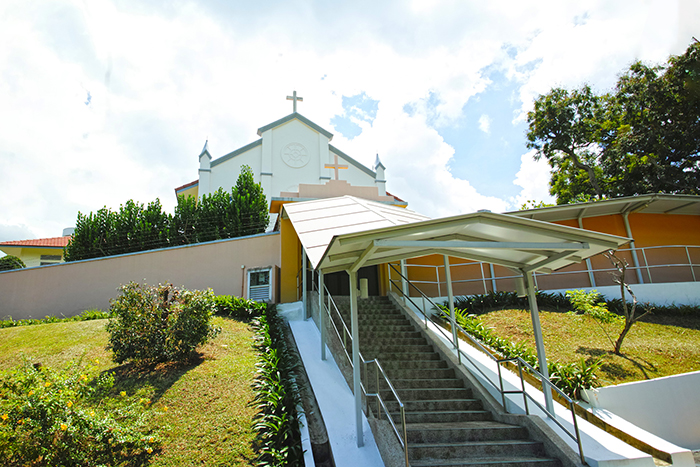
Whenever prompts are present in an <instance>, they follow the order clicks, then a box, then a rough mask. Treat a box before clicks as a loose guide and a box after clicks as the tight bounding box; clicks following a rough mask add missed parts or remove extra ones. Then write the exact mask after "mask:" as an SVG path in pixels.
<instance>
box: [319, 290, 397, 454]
mask: <svg viewBox="0 0 700 467" xmlns="http://www.w3.org/2000/svg"><path fill="white" fill-rule="evenodd" d="M312 284H313V285H312V290H314V291H316V292H317V293H318V285H317V284H316V281H312ZM323 289H324V291H325V294H326V297H328V300H327V304H326V303H324V304H323V308H324V311H325V313H326V315H327V316H328V321H329V322H330V324H331V325H332V327H333V330H334V331H335V334H336V336H337V337H338V341H339V342H340V344H341V346H342V348H343V352H344V353H345V357H346V358H347V359H348V362H349V363H350V367H351V368H354V365H353V362H352V357H351V356H350V354H349V353H348V346H347V340H346V339H345V336H350V344H351V345H352V333H351V332H350V330H349V329H348V326H347V324H346V323H345V320H344V319H343V316H342V315H341V314H340V310H339V309H338V305H337V304H336V303H335V300H334V299H333V296H332V295H331V294H330V292H329V291H328V288H327V287H326V286H325V284H324V285H323ZM331 305H332V309H334V310H335V313H336V316H337V319H339V320H340V323H341V324H342V327H343V331H344V332H343V335H342V336H341V335H340V331H339V330H338V326H337V325H336V322H335V321H334V319H333V316H332V315H331ZM324 311H322V310H319V313H321V312H324ZM359 357H360V364H362V365H363V367H364V369H365V371H364V376H365V379H369V373H368V370H367V366H368V365H369V364H374V366H375V368H376V392H374V393H372V392H369V391H368V389H367V388H368V387H369V385H367V384H365V382H364V381H363V380H362V377H360V388H361V391H362V393H363V394H364V396H365V400H367V401H368V402H367V406H366V413H365V415H367V416H369V398H370V397H376V399H377V414H376V418H377V420H381V415H382V409H384V413H386V418H387V420H388V421H389V423H390V424H391V427H392V429H393V430H394V434H395V435H396V438H397V439H398V441H399V444H400V445H401V448H402V449H403V451H404V460H405V462H406V467H409V462H408V438H407V435H406V407H405V405H404V403H403V402H402V401H401V398H400V397H399V395H398V393H397V392H396V389H395V388H394V385H393V384H392V383H391V380H390V379H389V377H388V376H387V375H386V373H385V372H384V369H383V368H382V366H381V364H380V363H379V360H378V359H376V358H374V359H372V360H365V358H364V357H363V356H362V353H361V352H360V354H359ZM380 374H381V376H382V378H383V379H384V382H385V383H386V385H387V386H388V387H389V389H390V390H391V394H392V395H393V397H394V399H396V402H397V403H398V406H399V411H400V414H401V433H402V434H400V433H399V429H398V428H397V426H396V423H394V420H393V419H392V418H391V414H390V412H389V410H388V409H387V406H386V403H385V402H384V399H383V398H382V396H381V394H380V391H379V387H380V377H379V376H380Z"/></svg>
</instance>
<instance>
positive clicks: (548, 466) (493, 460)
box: [411, 456, 561, 467]
mask: <svg viewBox="0 0 700 467" xmlns="http://www.w3.org/2000/svg"><path fill="white" fill-rule="evenodd" d="M475 466H493V467H561V463H560V462H559V460H558V459H550V458H546V457H524V456H517V457H485V458H469V459H449V460H448V459H420V460H414V461H411V467H475Z"/></svg>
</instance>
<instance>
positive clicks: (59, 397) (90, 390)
mask: <svg viewBox="0 0 700 467" xmlns="http://www.w3.org/2000/svg"><path fill="white" fill-rule="evenodd" d="M113 385H114V377H113V376H112V375H111V374H107V373H103V374H99V373H98V371H97V369H96V367H95V366H87V367H82V366H81V365H79V364H75V363H73V364H70V365H69V366H68V367H67V368H65V369H63V370H60V371H56V370H52V369H50V368H45V367H40V366H39V365H37V366H34V365H32V364H30V363H29V362H25V363H24V364H23V365H21V366H19V367H17V368H16V369H15V370H13V371H12V372H6V373H5V374H4V375H2V376H0V464H1V465H7V466H19V465H32V466H58V465H60V466H106V465H110V466H117V465H118V466H132V465H142V464H143V463H144V462H145V461H146V460H147V458H148V457H150V455H151V454H152V453H153V452H154V451H156V450H157V449H159V447H160V445H161V442H160V440H159V439H158V437H157V435H155V434H154V433H151V432H150V431H149V429H148V428H147V426H146V423H145V420H144V419H145V416H146V405H144V404H139V403H138V402H135V401H134V402H129V401H128V400H121V401H119V403H118V404H115V403H111V402H110V401H111V398H109V397H108V393H109V391H110V389H111V388H112V386H113ZM122 399H123V398H122Z"/></svg>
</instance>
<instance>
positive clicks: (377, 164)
mask: <svg viewBox="0 0 700 467" xmlns="http://www.w3.org/2000/svg"><path fill="white" fill-rule="evenodd" d="M379 166H381V167H382V169H386V167H384V164H382V161H380V160H379V154H377V159H376V160H375V161H374V170H375V171H376V170H377V167H379Z"/></svg>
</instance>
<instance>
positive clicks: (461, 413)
mask: <svg viewBox="0 0 700 467" xmlns="http://www.w3.org/2000/svg"><path fill="white" fill-rule="evenodd" d="M399 397H401V396H400V395H399ZM391 418H392V419H393V420H394V423H397V424H398V423H401V413H400V412H391ZM492 418H493V416H492V415H491V412H489V411H488V410H445V411H432V412H406V423H407V424H409V423H447V422H482V421H485V420H491V419H492Z"/></svg>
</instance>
